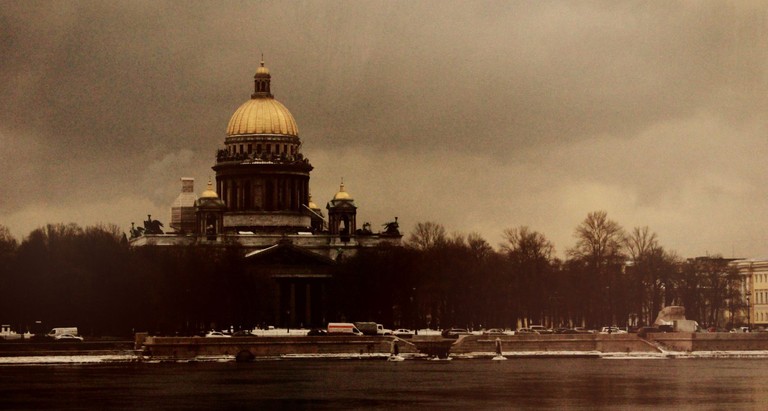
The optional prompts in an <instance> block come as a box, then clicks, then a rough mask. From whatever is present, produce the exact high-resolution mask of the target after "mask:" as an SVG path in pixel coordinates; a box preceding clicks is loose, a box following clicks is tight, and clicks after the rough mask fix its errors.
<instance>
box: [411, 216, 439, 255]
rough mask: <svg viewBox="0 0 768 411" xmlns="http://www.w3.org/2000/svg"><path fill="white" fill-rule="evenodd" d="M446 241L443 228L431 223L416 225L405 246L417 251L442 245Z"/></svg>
mask: <svg viewBox="0 0 768 411" xmlns="http://www.w3.org/2000/svg"><path fill="white" fill-rule="evenodd" d="M446 241H447V237H446V234H445V227H443V226H442V224H438V223H435V222H432V221H427V222H423V223H418V224H416V227H414V229H413V232H412V233H411V235H410V236H409V237H408V242H407V244H408V245H409V246H411V247H413V248H415V249H417V250H428V249H430V248H433V247H436V246H440V245H444V244H445V243H446Z"/></svg>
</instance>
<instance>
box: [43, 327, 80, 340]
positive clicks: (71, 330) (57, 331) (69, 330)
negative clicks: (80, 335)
mask: <svg viewBox="0 0 768 411" xmlns="http://www.w3.org/2000/svg"><path fill="white" fill-rule="evenodd" d="M62 334H71V335H75V336H76V335H77V327H57V328H54V329H52V330H51V331H49V332H48V334H46V336H47V337H51V338H56V337H58V336H60V335H62Z"/></svg>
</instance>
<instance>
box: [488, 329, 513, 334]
mask: <svg viewBox="0 0 768 411" xmlns="http://www.w3.org/2000/svg"><path fill="white" fill-rule="evenodd" d="M483 335H508V334H507V332H506V331H505V330H503V329H501V328H491V329H490V330H485V331H483Z"/></svg>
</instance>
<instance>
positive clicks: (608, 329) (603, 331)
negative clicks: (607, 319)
mask: <svg viewBox="0 0 768 411" xmlns="http://www.w3.org/2000/svg"><path fill="white" fill-rule="evenodd" d="M626 333H627V332H626V331H624V330H622V329H621V328H619V327H603V328H602V329H601V330H600V334H626Z"/></svg>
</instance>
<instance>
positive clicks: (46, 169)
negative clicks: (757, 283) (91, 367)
mask: <svg viewBox="0 0 768 411" xmlns="http://www.w3.org/2000/svg"><path fill="white" fill-rule="evenodd" d="M260 53H264V59H265V61H266V65H267V67H269V69H270V71H271V73H272V92H273V94H274V95H275V97H276V98H277V100H279V101H280V102H282V103H283V104H285V105H286V106H287V107H288V109H289V110H290V111H291V113H293V115H294V117H295V119H296V121H297V123H298V126H299V134H300V137H301V139H302V141H303V148H302V151H303V153H304V154H305V155H306V156H307V157H308V158H309V159H310V161H311V163H312V164H313V165H314V167H315V169H314V171H313V172H312V174H311V180H310V189H311V191H312V194H313V200H314V201H315V202H316V203H317V204H318V205H320V206H321V207H323V208H324V206H325V204H326V202H327V201H328V200H329V199H330V198H331V197H332V196H333V195H334V193H335V192H336V191H337V190H338V185H339V182H340V180H341V178H342V177H343V178H344V182H345V185H346V188H347V191H349V192H350V194H352V196H353V197H354V198H355V201H356V203H357V205H358V207H359V209H358V222H360V224H362V222H364V221H369V222H371V223H372V224H373V226H374V229H376V228H377V227H380V226H381V224H383V223H385V222H387V221H390V220H391V219H393V218H394V217H395V216H398V217H399V221H400V222H401V227H402V228H403V229H404V230H405V231H406V233H407V232H408V231H409V230H410V229H411V228H412V227H413V225H415V224H416V223H417V222H423V221H435V222H438V223H441V224H443V225H444V226H445V227H446V229H447V230H448V232H461V233H465V234H466V233H470V232H478V233H480V234H482V235H483V237H485V238H486V239H487V240H488V241H489V242H490V243H491V244H492V245H494V246H497V245H498V243H499V242H501V240H502V237H501V232H502V230H503V229H504V228H509V227H516V226H520V225H526V226H529V227H530V228H531V229H533V230H536V231H539V232H541V233H543V234H544V235H545V236H547V237H548V238H549V239H550V240H551V241H552V242H553V243H554V244H555V247H556V249H557V251H558V254H560V255H562V253H563V252H564V251H565V250H566V249H567V248H569V247H572V246H573V244H574V243H575V241H574V238H573V232H574V229H575V227H576V226H577V225H578V224H579V223H580V222H581V221H582V220H583V219H584V218H585V217H586V215H587V213H589V212H591V211H596V210H605V211H607V213H608V216H609V218H611V219H613V220H615V221H617V222H618V223H619V224H621V225H622V226H623V227H625V228H626V229H631V228H632V227H636V226H648V227H649V228H650V229H651V231H654V232H656V233H657V234H658V236H659V240H660V242H661V244H662V245H663V246H665V247H666V248H667V249H671V250H675V251H677V252H678V254H680V255H681V256H683V257H693V256H699V255H705V254H710V255H711V254H722V255H724V256H728V257H730V256H732V255H735V256H737V257H750V258H758V257H768V185H767V184H766V177H768V127H767V126H766V125H767V124H768V123H767V121H768V104H767V103H768V6H766V3H765V2H764V1H756V2H749V1H738V2H733V3H729V2H698V1H697V2H679V3H674V2H666V1H657V2H647V1H642V2H640V1H637V2H623V3H622V2H617V1H606V2H573V1H562V2H538V1H525V2H516V1H502V2H468V1H457V2H448V1H443V0H441V1H417V2H413V1H402V2H399V1H381V2H378V1H376V2H374V1H365V2H357V1H354V2H353V1H349V2H340V1H333V2H325V1H311V2H283V1H264V2H255V1H243V2H222V1H212V2H200V1H197V2H178V1H169V2H161V1H155V0H152V1H117V2H107V1H99V2H89V1H77V2H68V1H57V2H49V1H44V2H29V1H6V0H2V1H0V143H1V144H2V151H1V152H0V175H2V177H3V178H2V183H0V184H1V186H2V188H3V196H2V199H1V200H0V224H4V225H6V226H8V227H9V228H10V229H11V231H12V233H13V234H14V235H15V236H17V237H18V238H19V239H21V238H23V237H24V236H26V235H27V234H28V233H29V232H30V231H31V230H33V229H35V228H37V227H40V226H42V225H44V224H46V223H49V222H76V223H78V224H80V225H92V224H96V223H114V224H117V225H119V226H121V227H123V228H124V229H125V230H126V231H127V229H128V228H129V227H130V223H131V222H132V221H135V222H137V223H139V222H141V221H142V220H143V219H145V218H146V215H147V214H152V215H153V218H159V219H160V220H161V221H163V222H164V223H165V224H166V226H167V224H168V222H169V219H170V205H171V203H172V202H173V200H174V199H175V198H176V196H177V195H178V193H179V191H180V187H181V185H180V182H179V178H180V177H194V178H195V179H196V187H195V188H196V192H197V193H198V195H199V193H200V192H202V191H203V190H204V189H205V185H206V182H207V180H208V178H209V177H214V176H215V174H214V173H213V171H212V170H211V166H213V164H214V161H215V152H216V150H217V149H219V148H222V147H223V144H224V138H225V130H226V126H227V122H228V121H229V117H230V116H231V114H232V113H233V112H234V111H235V109H237V107H238V106H240V104H242V103H243V102H244V101H246V100H247V99H248V98H249V97H250V93H251V92H252V87H253V74H254V72H255V70H256V67H257V66H258V62H259V60H260Z"/></svg>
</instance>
